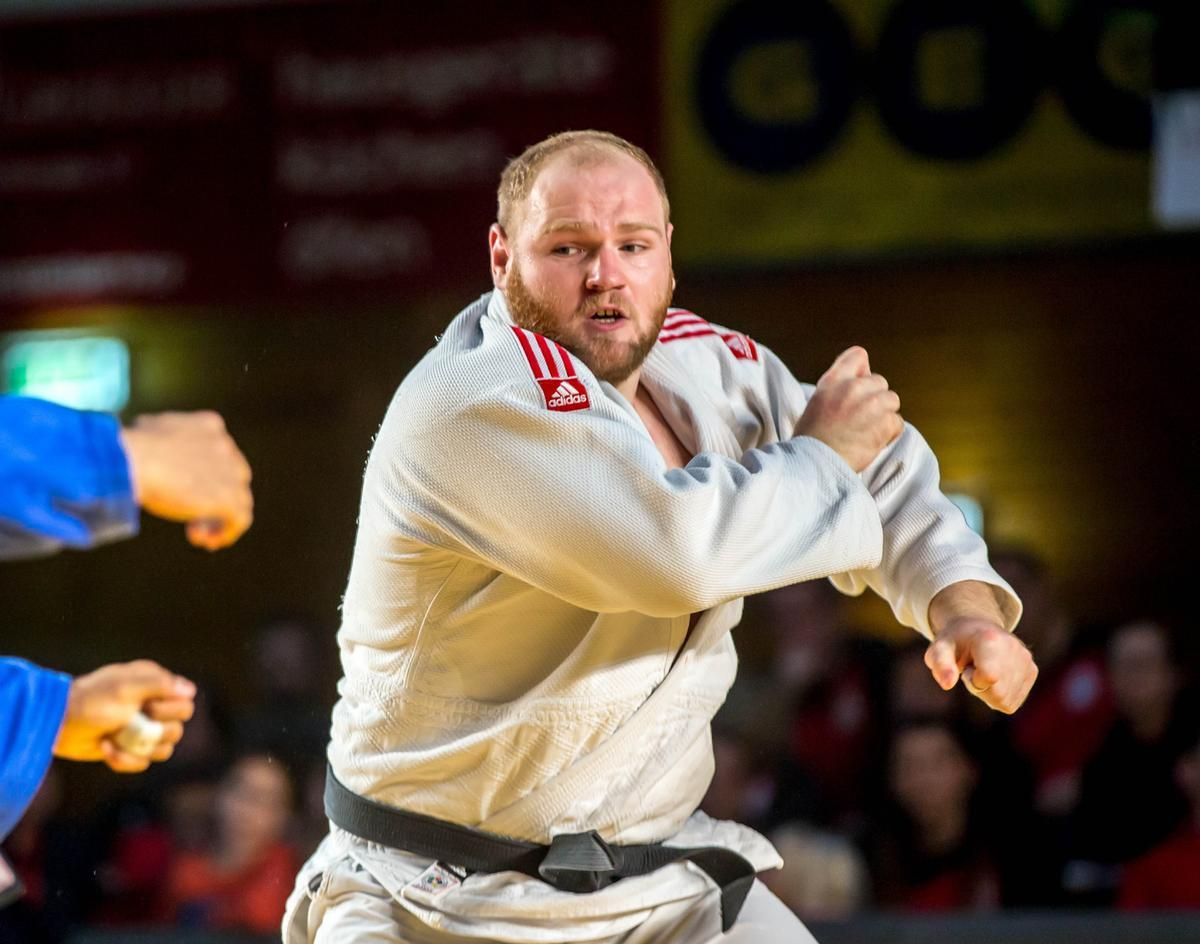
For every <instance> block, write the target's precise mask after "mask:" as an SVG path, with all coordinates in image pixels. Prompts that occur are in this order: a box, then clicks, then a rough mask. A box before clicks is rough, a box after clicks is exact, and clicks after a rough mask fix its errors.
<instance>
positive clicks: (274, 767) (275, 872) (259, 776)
mask: <svg viewBox="0 0 1200 944" xmlns="http://www.w3.org/2000/svg"><path fill="white" fill-rule="evenodd" d="M216 802H217V806H216V835H215V837H214V841H213V844H212V846H211V847H210V848H208V849H206V850H201V851H193V852H182V853H180V855H179V856H177V857H176V859H175V861H174V863H173V865H172V867H171V875H170V879H169V881H168V897H169V899H170V901H171V905H172V909H173V912H174V915H175V920H176V922H177V923H178V924H179V925H181V926H185V927H198V928H209V929H221V930H240V931H250V932H254V933H259V934H268V933H273V932H276V931H277V930H278V928H279V923H280V921H281V920H282V918H283V906H284V904H285V902H286V901H287V896H288V893H289V892H291V890H292V882H293V879H294V878H295V874H296V869H297V866H298V865H299V863H298V861H297V857H296V854H295V851H294V850H293V849H292V847H291V845H290V844H289V843H288V842H287V841H286V840H285V838H284V837H285V834H286V832H287V829H288V825H289V821H290V818H291V815H292V807H293V802H294V791H293V785H292V781H291V777H290V775H289V774H288V772H287V771H286V770H285V769H284V767H283V766H282V765H281V764H280V763H279V762H277V761H276V760H275V759H274V758H273V757H271V756H270V755H268V754H249V755H246V756H244V757H242V758H241V759H240V760H238V761H236V762H235V763H234V764H233V766H232V768H231V769H230V770H229V772H228V773H227V774H226V775H225V777H224V778H223V779H222V781H221V785H220V787H219V788H218V790H217V801H216Z"/></svg>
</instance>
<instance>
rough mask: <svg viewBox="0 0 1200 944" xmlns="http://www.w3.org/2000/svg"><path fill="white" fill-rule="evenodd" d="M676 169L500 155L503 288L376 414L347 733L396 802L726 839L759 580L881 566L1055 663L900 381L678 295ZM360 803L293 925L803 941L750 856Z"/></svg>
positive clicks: (901, 601) (347, 761) (970, 674)
mask: <svg viewBox="0 0 1200 944" xmlns="http://www.w3.org/2000/svg"><path fill="white" fill-rule="evenodd" d="M671 234H672V227H671V224H670V222H669V206H668V202H667V197H666V192H665V188H664V187H663V185H662V179H661V177H660V176H659V174H658V171H657V170H656V169H655V168H654V165H653V164H652V163H651V162H650V160H649V158H648V157H647V156H646V155H645V154H644V153H643V152H642V151H641V150H640V149H637V148H636V147H634V146H633V145H631V144H629V143H628V142H625V141H623V140H621V139H619V138H615V137H613V136H611V135H607V134H603V133H599V132H578V133H568V134H565V135H558V136H555V137H553V138H549V139H547V140H546V141H543V142H541V143H540V144H538V145H535V146H534V147H532V148H530V149H529V150H528V151H526V152H525V153H524V154H523V155H521V156H520V157H518V158H516V159H515V160H514V161H513V162H512V163H511V164H510V165H509V167H508V168H507V169H506V170H505V173H504V176H503V178H502V180H501V186H500V193H499V214H498V222H497V223H496V224H495V225H493V226H492V228H491V231H490V234H489V244H490V248H491V268H492V278H493V282H494V285H495V291H493V292H491V293H489V294H488V295H485V296H483V297H482V298H481V299H479V300H478V301H476V302H475V303H473V304H471V305H470V306H468V307H467V308H466V309H465V310H464V311H463V312H461V313H460V314H459V315H458V316H457V317H456V318H455V319H454V321H453V322H452V323H451V324H450V326H449V328H448V329H447V331H446V334H445V335H444V336H443V337H442V338H441V339H440V340H439V342H438V344H437V346H436V347H435V348H433V350H431V351H430V352H429V353H428V354H427V355H426V356H425V357H424V359H422V361H421V362H420V363H419V364H418V365H417V366H416V367H415V368H414V369H413V371H412V372H411V373H410V374H409V376H408V377H407V378H406V379H405V380H404V382H403V384H401V386H400V389H399V391H398V392H397V393H396V396H395V399H394V400H393V402H392V405H391V408H390V409H389V411H388V414H387V416H386V418H385V419H384V422H383V426H382V428H381V430H380V432H379V435H378V437H377V439H376V441H375V445H374V448H373V449H372V452H371V458H370V461H369V463H368V467H367V472H366V480H365V483H364V488H363V499H362V509H361V515H360V520H359V532H358V539H357V543H356V546H355V551H354V561H353V565H352V567H351V573H350V581H349V586H348V588H347V591H346V596H345V601H344V606H343V623H342V627H341V630H340V632H339V635H338V639H339V644H340V648H341V656H342V664H343V669H344V678H343V679H342V681H341V683H340V686H339V692H340V696H341V697H340V700H339V702H338V704H337V706H336V707H335V709H334V715H333V737H332V741H331V744H330V748H329V761H330V767H331V771H332V772H333V774H335V775H336V778H337V780H338V781H340V782H341V783H342V784H344V785H345V786H346V787H348V788H349V789H350V790H351V791H353V792H354V793H357V794H359V795H361V796H364V797H367V798H370V799H371V800H374V801H376V802H378V803H381V804H384V805H385V806H386V807H389V808H399V809H403V810H407V811H411V812H415V813H419V814H425V815H427V816H431V817H436V818H437V819H439V820H443V821H449V822H452V823H458V824H462V825H465V826H470V827H475V828H477V829H479V830H484V831H486V832H487V833H490V834H497V835H501V836H507V837H515V838H518V839H523V840H529V841H531V842H535V843H541V844H546V843H549V842H550V841H551V839H552V838H553V837H555V836H558V835H561V834H574V833H587V832H588V831H591V830H594V831H596V832H597V833H598V834H599V835H600V836H601V837H602V838H603V839H604V840H606V841H607V842H609V843H614V844H621V845H625V844H639V843H656V842H664V843H666V844H667V845H669V846H687V847H712V846H717V847H722V848H724V849H728V850H732V851H734V852H736V853H738V854H739V855H741V856H742V857H744V858H745V859H746V860H748V861H749V863H751V864H752V865H753V867H754V869H756V870H763V869H769V868H775V867H777V866H778V865H779V864H780V859H779V857H778V854H777V853H776V852H775V850H774V849H773V848H772V847H771V845H770V844H769V843H768V842H767V841H766V840H765V839H764V838H763V837H761V836H760V835H758V834H757V833H755V832H753V831H752V830H750V829H747V828H746V827H743V826H740V825H738V824H736V823H730V822H717V821H714V820H711V819H709V818H708V817H706V816H704V815H703V814H702V813H699V812H697V809H696V808H697V806H698V804H699V801H700V798H701V797H702V796H703V794H704V792H705V789H706V787H707V785H708V782H709V779H710V777H711V774H712V764H713V756H712V746H711V741H710V735H709V722H710V720H711V718H712V716H713V714H714V713H715V712H716V710H717V708H718V707H719V706H720V704H721V702H722V700H723V699H724V697H725V693H726V691H727V690H728V688H729V686H730V684H731V683H732V681H733V677H734V673H735V670H736V655H735V652H734V647H733V642H732V639H731V635H730V630H731V629H732V627H733V626H734V625H735V624H736V623H737V622H738V619H739V617H740V615H741V606H742V604H741V600H742V597H743V596H745V595H746V594H749V593H756V592H759V591H762V590H767V589H770V588H773V587H778V586H782V585H785V584H788V583H794V582H797V581H801V580H808V579H813V578H818V577H830V578H832V579H833V581H834V583H835V584H836V585H837V586H838V587H839V588H840V589H842V590H843V591H845V592H848V593H858V592H861V591H862V590H863V589H864V588H866V587H870V588H872V589H874V590H875V591H877V592H878V593H880V594H881V595H883V596H884V597H885V598H886V599H887V600H888V601H889V602H890V603H891V605H892V607H893V610H894V611H895V614H896V616H897V618H898V619H899V620H900V621H901V622H903V623H905V624H907V625H909V626H911V627H913V628H915V629H916V630H917V631H919V632H921V633H922V634H924V635H925V636H926V637H928V638H929V639H930V640H931V645H930V648H929V650H928V655H927V660H926V661H927V662H928V664H929V667H930V669H931V671H932V672H933V674H934V676H935V678H937V680H938V681H939V683H941V684H942V686H943V687H945V688H950V687H952V686H953V685H954V684H955V682H956V681H957V680H958V679H959V678H960V677H961V678H962V680H963V682H964V684H965V685H967V686H968V687H969V688H970V689H971V690H972V691H973V692H974V693H975V694H977V695H978V697H980V698H981V699H983V700H984V701H985V702H987V703H988V704H989V705H991V706H992V707H993V708H996V709H998V710H1002V711H1012V710H1015V709H1016V707H1017V706H1019V705H1020V703H1021V702H1022V701H1023V700H1024V698H1025V696H1026V694H1027V693H1028V691H1029V688H1030V686H1031V685H1032V683H1033V679H1034V677H1035V675H1036V668H1035V667H1034V665H1033V661H1032V659H1031V658H1030V656H1029V653H1028V651H1027V650H1026V649H1025V647H1024V646H1023V645H1022V644H1021V643H1020V642H1019V641H1018V640H1017V639H1016V638H1015V637H1014V636H1012V635H1011V630H1012V628H1013V626H1014V625H1015V623H1016V621H1017V619H1018V617H1019V612H1020V604H1019V602H1018V601H1017V599H1016V597H1015V596H1014V595H1013V594H1012V592H1011V590H1010V589H1009V588H1008V586H1007V585H1006V584H1005V583H1004V581H1003V580H1001V579H1000V578H999V577H998V576H997V575H996V574H995V572H994V571H993V570H992V569H991V568H990V567H989V566H988V563H987V556H986V550H985V548H984V546H983V543H982V541H981V540H980V539H979V538H978V537H977V536H976V535H974V534H973V533H972V532H971V531H970V530H969V529H968V528H967V527H966V525H965V523H964V522H963V520H962V517H961V515H960V514H959V513H958V512H957V510H956V509H955V508H954V507H953V506H952V505H951V504H950V503H949V502H948V501H947V500H946V498H945V497H944V496H942V494H941V493H940V492H939V491H938V474H937V464H936V461H935V459H934V457H933V455H932V453H931V452H930V450H929V448H928V446H927V445H926V444H925V442H924V441H923V440H922V439H921V437H920V435H919V434H918V433H917V432H916V431H915V430H914V429H912V428H911V427H909V426H907V425H905V424H904V423H903V422H902V420H901V419H900V417H899V414H898V408H899V401H898V399H897V398H896V395H895V394H894V393H893V392H892V391H890V390H889V389H888V385H887V382H886V381H885V380H884V379H883V378H882V377H880V376H879V375H877V374H873V373H872V372H871V370H870V366H869V363H868V359H867V354H866V352H865V351H863V350H862V349H861V348H850V349H849V350H848V351H846V352H845V353H843V354H842V355H841V356H840V357H839V358H838V359H837V360H836V361H835V362H834V364H833V366H832V367H830V369H829V370H828V371H827V372H826V373H825V375H824V376H823V377H822V378H821V380H820V381H819V382H818V383H817V385H816V386H815V387H813V386H808V385H803V384H800V383H799V382H797V381H796V380H795V378H793V377H792V376H791V374H790V373H789V372H788V370H787V368H786V367H785V366H784V365H783V364H782V363H781V362H780V361H779V360H778V358H776V357H775V356H774V354H772V353H771V352H770V351H769V350H767V349H766V348H764V347H762V346H760V345H758V344H756V343H755V342H754V341H753V340H751V339H750V338H748V337H746V336H745V335H742V334H739V333H737V332H735V331H731V330H728V329H725V328H722V327H719V326H717V325H715V324H711V323H709V322H708V321H706V320H704V319H703V318H701V317H699V316H698V315H695V314H693V313H691V312H688V311H683V310H679V309H669V308H668V305H669V302H670V297H671V294H672V292H673V289H674V276H673V274H672V269H671V253H670V243H671ZM439 858H442V859H444V860H445V861H444V862H442V863H437V862H435V861H434V858H432V857H428V856H426V857H422V856H420V855H416V854H413V853H411V852H406V851H404V850H402V849H397V848H392V847H390V846H387V845H383V844H381V843H378V842H373V841H370V840H369V839H362V838H359V837H358V836H355V835H351V834H350V833H349V832H346V831H343V830H342V829H339V828H336V827H335V828H334V829H332V830H331V834H330V836H329V837H328V838H327V839H326V840H325V841H324V842H323V843H322V845H321V847H320V848H319V849H318V850H317V852H316V853H315V854H314V855H313V857H312V858H311V859H310V860H309V862H308V863H307V864H306V865H305V866H304V868H303V869H302V870H301V872H300V874H299V876H298V878H297V884H296V890H295V891H294V892H293V895H292V898H291V900H290V901H289V906H288V911H287V914H286V916H285V918H284V926H283V933H284V939H285V941H286V942H288V944H301V942H310V941H312V942H321V944H327V942H341V941H350V940H353V941H379V942H384V941H405V942H414V941H422V942H424V941H429V942H455V941H479V940H489V941H510V942H551V941H571V942H575V941H579V942H582V941H588V942H600V941H604V942H616V941H622V942H630V944H631V942H650V941H687V942H692V941H695V942H707V941H715V940H718V939H720V940H730V941H733V940H739V941H754V942H756V944H763V942H784V941H787V942H796V941H804V940H811V938H810V936H809V935H808V932H807V931H806V930H805V929H804V928H803V927H802V925H801V924H800V922H799V921H798V920H797V919H796V918H795V917H794V916H793V915H792V914H791V913H790V912H788V911H787V909H786V908H784V907H783V905H782V904H781V903H780V902H779V901H778V900H777V899H775V898H774V897H773V896H772V895H771V894H770V892H768V891H767V890H766V889H765V887H764V886H763V885H762V884H761V883H759V882H754V884H753V887H752V888H751V890H750V892H749V896H748V897H747V899H746V901H745V905H744V907H743V908H742V909H741V912H740V915H739V916H738V918H737V921H736V923H734V924H733V926H732V928H731V929H730V930H729V931H728V932H727V933H726V934H725V935H724V936H723V937H722V916H721V895H720V892H719V890H718V888H717V886H716V885H715V884H714V882H713V881H712V880H711V879H710V877H709V875H708V874H706V873H705V871H703V870H702V869H700V868H698V867H697V866H696V865H695V864H693V863H685V862H676V863H673V864H669V865H666V866H663V867H662V868H658V869H657V870H655V871H652V872H649V873H647V874H643V875H632V876H630V877H625V878H621V879H620V880H619V881H616V882H614V883H613V884H611V885H608V886H607V887H605V888H602V889H600V890H598V891H592V892H587V893H577V892H572V891H564V890H560V889H559V888H556V887H553V886H551V885H549V884H546V883H545V882H543V881H541V880H540V879H538V878H535V877H531V876H530V875H526V874H522V873H520V872H516V871H501V872H487V871H477V872H472V873H466V872H465V871H464V870H462V869H459V868H456V867H455V862H454V860H453V858H450V857H447V856H441V857H439Z"/></svg>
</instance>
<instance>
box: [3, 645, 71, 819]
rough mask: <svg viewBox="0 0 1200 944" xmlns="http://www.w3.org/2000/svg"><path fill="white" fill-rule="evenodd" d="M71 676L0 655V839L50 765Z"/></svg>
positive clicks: (40, 782)
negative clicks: (0, 656)
mask: <svg viewBox="0 0 1200 944" xmlns="http://www.w3.org/2000/svg"><path fill="white" fill-rule="evenodd" d="M70 688H71V676H69V675H64V674H63V673H62V672H52V671H50V670H49V669H43V668H39V667H38V666H36V665H32V664H30V663H28V662H26V661H24V660H23V659H7V658H0V839H3V838H4V837H5V836H7V835H8V834H9V831H10V830H11V829H12V828H13V827H14V826H15V825H17V820H19V819H20V818H21V814H22V813H24V812H25V808H26V807H27V806H29V803H30V801H31V800H32V799H33V795H34V794H35V793H37V790H38V787H40V786H41V784H42V778H44V777H45V776H46V771H47V770H48V769H49V768H50V761H51V759H52V758H53V751H54V742H55V740H56V739H57V738H58V729H59V728H60V727H62V722H63V716H64V715H65V714H66V711H67V692H68V691H69V689H70Z"/></svg>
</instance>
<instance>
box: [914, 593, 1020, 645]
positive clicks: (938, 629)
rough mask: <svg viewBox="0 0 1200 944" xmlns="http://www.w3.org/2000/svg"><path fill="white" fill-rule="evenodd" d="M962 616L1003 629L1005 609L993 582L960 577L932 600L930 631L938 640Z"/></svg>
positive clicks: (930, 603)
mask: <svg viewBox="0 0 1200 944" xmlns="http://www.w3.org/2000/svg"><path fill="white" fill-rule="evenodd" d="M962 619H972V620H982V621H985V622H988V623H995V624H996V626H998V627H1000V628H1001V629H1003V628H1004V626H1005V619H1004V611H1003V609H1002V608H1001V606H1000V601H999V599H998V598H997V595H996V589H995V588H994V587H993V586H992V585H991V584H989V583H984V582H983V581H981V580H961V581H959V582H958V583H952V584H950V586H948V587H943V588H942V589H941V590H939V591H938V592H937V593H936V594H935V595H934V597H933V599H932V600H930V601H929V630H930V632H932V633H933V636H934V638H935V639H936V638H937V637H938V636H939V635H940V634H941V633H942V631H943V630H944V629H945V628H946V627H947V626H949V625H950V624H951V623H954V622H957V621H958V620H962Z"/></svg>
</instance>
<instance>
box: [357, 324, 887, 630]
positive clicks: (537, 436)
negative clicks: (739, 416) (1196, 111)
mask: <svg viewBox="0 0 1200 944" xmlns="http://www.w3.org/2000/svg"><path fill="white" fill-rule="evenodd" d="M480 328H481V330H482V332H483V337H482V339H481V343H480V344H479V347H478V350H479V352H480V356H479V357H478V358H476V359H475V360H476V361H477V363H478V364H479V365H480V368H479V373H478V374H476V375H464V374H463V368H464V365H469V364H470V363H471V361H472V357H471V356H470V355H469V354H465V355H464V356H460V357H458V358H455V359H453V360H452V361H448V360H444V359H439V358H436V357H434V358H429V359H427V360H426V361H425V362H423V364H422V365H419V366H418V368H417V369H416V370H414V372H413V374H411V375H410V376H409V378H408V379H407V380H406V381H405V383H404V384H403V385H402V386H401V388H400V391H399V393H398V394H397V397H396V400H395V401H394V402H393V405H392V408H391V411H390V413H389V416H388V419H387V420H386V421H385V424H384V426H385V429H387V430H388V436H389V438H390V439H393V440H394V441H395V442H396V444H397V447H396V448H392V449H382V450H381V449H378V448H377V449H376V451H375V455H376V456H386V461H387V462H389V463H391V466H392V468H391V469H390V470H389V473H388V474H386V475H385V480H386V481H388V482H390V483H393V485H394V489H393V492H392V495H391V501H392V502H393V503H394V505H393V509H394V515H393V521H394V523H395V526H396V527H397V528H398V529H400V530H401V531H404V532H407V533H408V535H409V537H411V538H412V539H413V540H414V541H418V542H420V543H421V544H424V545H432V546H434V547H441V548H443V549H445V550H448V551H452V552H454V553H456V554H460V555H465V556H467V557H469V558H472V559H474V560H476V561H478V562H480V563H485V564H487V565H488V566H490V567H494V568H495V569H497V570H500V571H503V572H505V573H507V574H510V575H512V576H514V577H516V578H518V579H520V580H522V581H524V582H526V583H528V584H530V585H532V586H533V587H536V588H537V589H539V590H542V591H544V592H546V593H549V594H552V595H553V596H554V597H556V598H558V599H560V600H563V601H566V602H568V603H570V604H572V605H574V606H578V607H581V608H583V609H586V610H591V611H594V612H600V613H604V612H620V611H627V610H633V611H637V612H641V613H645V614H648V615H650V616H677V615H680V614H684V613H694V612H698V611H701V610H705V609H708V608H709V607H711V606H714V605H716V604H718V603H722V602H726V601H729V600H734V599H737V598H739V597H741V596H744V595H746V594H748V593H755V592H758V591H760V590H765V589H769V588H772V587H778V586H781V585H784V584H787V583H792V582H796V581H800V580H807V579H811V578H815V577H822V576H828V575H829V574H832V573H838V572H843V571H847V570H863V569H869V568H871V567H874V566H876V565H877V564H878V563H879V558H880V550H881V540H882V535H881V531H880V521H879V513H878V511H877V508H876V503H875V501H873V500H872V496H871V495H870V493H869V492H868V490H867V489H866V488H865V487H864V485H863V482H862V481H861V480H860V479H859V478H858V476H856V475H854V473H853V471H852V470H851V469H850V468H849V467H848V466H847V465H846V464H845V463H844V462H843V461H842V460H841V459H840V458H839V457H838V456H837V455H836V454H835V453H834V452H833V451H832V450H830V449H829V448H828V447H826V446H825V445H823V444H822V443H819V442H817V441H816V440H814V439H810V438H796V439H789V440H786V441H782V442H775V443H770V444H767V445H764V446H763V447H762V448H758V449H751V450H749V451H748V452H746V454H745V455H743V456H741V457H740V458H739V459H732V458H729V457H726V456H722V455H718V454H714V453H702V454H700V455H698V456H696V458H695V459H693V460H692V461H691V462H690V463H689V464H688V465H687V466H686V467H685V468H682V469H671V470H668V469H667V468H666V465H665V463H664V461H663V459H662V457H661V455H660V454H659V452H658V450H657V448H656V447H655V445H654V443H653V440H652V439H651V438H650V436H649V434H648V433H647V432H646V430H645V427H644V426H643V425H642V423H641V421H640V420H639V419H638V417H637V415H636V413H634V412H633V410H632V408H630V407H629V406H628V405H627V404H624V401H623V400H621V399H620V396H619V394H616V393H615V391H613V392H612V393H608V392H606V391H611V390H612V388H610V387H608V386H607V385H602V384H600V383H599V382H598V381H597V380H596V379H595V378H594V377H593V376H591V375H590V373H589V372H587V370H586V368H584V367H583V365H581V364H577V365H576V366H577V368H578V370H579V376H580V380H581V382H583V383H585V384H586V385H587V389H588V391H589V397H590V401H591V402H590V407H589V408H588V409H585V410H577V411H573V412H554V411H552V410H549V409H547V406H546V403H545V401H544V399H543V398H542V395H541V393H540V392H539V390H538V387H537V385H536V383H535V381H534V379H533V377H532V376H531V375H530V373H529V367H528V366H527V364H526V363H525V361H524V358H523V355H522V353H521V350H520V347H519V344H518V342H517V339H516V338H515V337H514V336H513V333H512V329H511V328H510V327H508V326H506V325H503V324H501V323H498V322H495V321H490V320H487V319H484V320H483V322H482V324H481V326H480ZM443 343H446V342H443ZM449 367H453V368H454V370H453V372H450V371H449V370H446V372H445V373H442V369H443V368H449ZM468 369H469V368H468ZM417 391H420V394H419V395H417V393H416V392H417ZM623 404H624V405H623Z"/></svg>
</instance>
